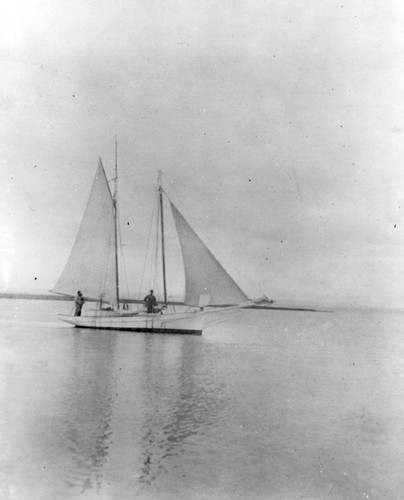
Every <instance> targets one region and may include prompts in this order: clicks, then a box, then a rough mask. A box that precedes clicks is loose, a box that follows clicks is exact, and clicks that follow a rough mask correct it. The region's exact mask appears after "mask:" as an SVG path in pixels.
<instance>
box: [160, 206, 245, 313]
mask: <svg viewBox="0 0 404 500" xmlns="http://www.w3.org/2000/svg"><path fill="white" fill-rule="evenodd" d="M170 204H171V210H172V213H173V217H174V220H175V225H176V229H177V233H178V238H179V240H180V245H181V251H182V257H183V261H184V268H185V300H184V302H185V304H188V305H199V304H200V300H201V297H202V301H203V300H206V301H205V305H230V304H240V303H242V302H246V301H247V300H248V297H247V296H246V295H245V293H244V292H243V291H242V290H241V288H240V287H239V286H238V285H237V283H236V282H235V281H234V280H233V279H232V278H231V276H230V275H229V274H228V273H227V271H226V270H225V269H224V268H223V266H222V265H221V264H220V262H219V261H218V260H217V259H216V258H215V256H214V255H213V254H212V252H211V251H210V250H209V249H208V248H207V246H206V245H205V244H204V243H203V241H202V240H201V239H200V238H199V236H198V235H197V234H196V233H195V231H194V230H193V229H192V228H191V226H190V225H189V224H188V222H187V221H186V220H185V219H184V217H183V216H182V215H181V213H180V212H179V210H178V209H177V208H176V206H175V205H174V204H173V203H172V201H171V200H170Z"/></svg>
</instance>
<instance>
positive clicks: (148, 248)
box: [140, 185, 158, 290]
mask: <svg viewBox="0 0 404 500" xmlns="http://www.w3.org/2000/svg"><path fill="white" fill-rule="evenodd" d="M157 187H158V185H156V189H155V193H157ZM157 200H158V198H157V194H156V195H155V200H154V203H153V209H152V214H151V218H150V223H149V232H148V235H147V243H146V253H145V257H144V262H143V267H142V275H141V279H140V290H143V286H144V284H145V283H144V282H145V273H146V267H147V262H148V259H149V252H150V247H151V243H150V241H151V234H152V229H153V223H154V218H155V212H156V207H157V206H158V204H157Z"/></svg>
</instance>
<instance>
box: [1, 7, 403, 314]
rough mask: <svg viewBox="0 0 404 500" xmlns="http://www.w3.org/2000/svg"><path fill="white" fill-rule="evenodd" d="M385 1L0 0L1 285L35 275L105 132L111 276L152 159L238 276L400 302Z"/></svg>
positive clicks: (141, 225)
mask: <svg viewBox="0 0 404 500" xmlns="http://www.w3.org/2000/svg"><path fill="white" fill-rule="evenodd" d="M401 5H402V3H401V2H399V1H398V0H397V1H394V0H390V1H389V2H385V3H383V5H381V3H380V2H376V1H374V0H369V1H367V2H363V1H359V0H355V1H352V0H348V1H345V0H341V1H336V0H322V1H314V0H305V1H303V0H301V1H299V0H282V1H280V0H277V1H268V0H257V1H251V0H245V1H244V0H221V1H220V2H217V1H215V2H213V1H211V0H206V1H204V0H202V1H201V0H198V1H194V0H165V1H162V0H158V1H155V0H147V1H146V0H115V1H114V2H112V1H107V0H97V1H95V0H80V1H76V0H73V1H72V0H69V1H66V0H58V1H57V2H55V1H51V0H42V1H40V0H15V1H13V2H7V4H6V3H5V2H3V3H2V7H1V11H2V12H1V13H0V67H1V101H0V102H1V108H0V109H1V115H2V119H1V128H0V134H1V151H0V162H1V163H0V168H1V178H2V194H1V196H0V217H1V220H0V227H1V268H0V290H5V289H12V290H27V289H29V290H33V289H35V290H38V291H39V290H48V289H50V288H52V286H53V284H54V283H55V282H56V280H57V278H58V276H59V275H60V273H61V271H62V269H63V267H64V265H65V262H66V259H67V257H68V254H69V252H70V249H71V247H72V245H73V242H74V238H75V235H76V232H77V230H78V226H79V224H80V220H81V217H82V214H83V211H84V208H85V205H86V202H87V197H88V194H89V192H90V188H91V184H92V181H93V177H94V174H95V170H96V168H97V162H98V157H99V156H101V157H102V159H103V162H104V166H105V168H106V171H107V175H108V176H109V177H110V178H112V177H113V175H114V135H115V134H116V135H117V136H118V142H119V167H120V203H121V205H120V206H121V215H122V227H123V229H122V236H123V240H124V241H125V244H126V249H127V250H126V254H125V261H126V263H127V265H128V267H129V269H132V267H131V266H135V267H136V266H137V265H138V263H139V261H140V260H141V259H143V257H140V255H141V253H139V250H138V248H140V247H141V246H142V245H143V243H144V242H145V241H144V240H145V238H146V236H145V235H147V230H148V224H149V221H150V213H151V209H152V200H150V199H149V198H148V196H152V195H153V189H154V187H155V183H156V176H157V171H158V170H159V169H162V170H163V171H164V173H165V175H166V177H167V178H168V179H169V180H170V181H171V184H170V185H171V187H172V189H173V192H174V193H175V194H176V195H177V199H180V200H181V205H180V208H182V210H183V212H184V215H185V216H187V217H188V218H189V219H190V222H191V224H193V226H194V228H195V230H196V231H197V232H198V233H199V234H200V235H201V236H202V237H203V238H204V239H205V240H206V241H207V243H208V244H209V246H210V248H211V249H212V250H213V252H214V253H215V254H216V255H217V256H218V257H219V260H221V262H222V263H223V264H224V266H225V267H226V268H227V269H228V271H229V272H230V273H231V274H232V275H233V276H234V277H235V278H236V279H237V281H238V282H239V283H240V285H242V286H243V287H245V282H246V280H249V282H250V283H253V284H255V285H256V286H257V288H258V289H259V290H261V291H262V292H264V293H266V294H267V295H268V296H269V297H271V298H274V299H279V298H282V299H290V300H295V301H296V300H297V301H299V300H300V301H304V302H307V301H309V302H322V303H323V302H329V303H334V302H338V303H348V304H368V303H370V304H372V305H377V304H380V305H383V306H390V305H393V306H402V303H403V297H404V295H403V292H404V262H403V251H404V230H403V229H404V219H403V211H404V190H403V188H404V170H403V165H404V162H403V160H404V144H403V130H404V129H403V120H404V118H403V117H404V109H403V108H404V106H403V103H404V31H403V28H402V27H403V25H404V7H402V6H401ZM183 207H186V209H184V208H183ZM128 223H129V224H128ZM131 259H132V260H134V261H135V262H136V264H131V263H130V261H131ZM128 262H129V263H128ZM130 272H131V273H132V270H131V271H130ZM131 276H132V275H131ZM135 281H136V278H135V277H133V278H132V277H131V278H130V285H129V286H130V287H133V288H136V283H135ZM249 291H250V290H249V289H248V287H247V292H249ZM255 294H256V295H258V294H259V292H258V291H256V293H255Z"/></svg>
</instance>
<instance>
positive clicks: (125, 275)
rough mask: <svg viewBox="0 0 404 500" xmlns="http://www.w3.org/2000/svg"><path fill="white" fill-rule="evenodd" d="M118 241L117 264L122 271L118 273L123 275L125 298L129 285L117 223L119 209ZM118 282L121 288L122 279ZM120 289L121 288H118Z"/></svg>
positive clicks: (119, 229)
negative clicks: (118, 255)
mask: <svg viewBox="0 0 404 500" xmlns="http://www.w3.org/2000/svg"><path fill="white" fill-rule="evenodd" d="M118 242H119V248H120V249H121V252H120V256H121V260H120V262H121V265H120V266H119V267H120V269H122V273H120V275H121V276H122V274H123V276H124V280H123V285H124V288H125V296H126V298H129V285H128V275H127V272H126V259H125V253H124V251H123V248H124V247H123V244H122V230H121V225H120V224H119V211H118ZM119 283H120V289H122V288H123V286H122V280H120V281H119ZM120 291H122V290H120Z"/></svg>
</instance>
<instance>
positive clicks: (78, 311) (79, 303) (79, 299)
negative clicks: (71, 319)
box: [74, 291, 84, 316]
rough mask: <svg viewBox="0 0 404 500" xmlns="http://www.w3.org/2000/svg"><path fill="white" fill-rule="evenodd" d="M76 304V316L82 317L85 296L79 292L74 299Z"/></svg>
mask: <svg viewBox="0 0 404 500" xmlns="http://www.w3.org/2000/svg"><path fill="white" fill-rule="evenodd" d="M74 303H75V305H76V310H75V312H74V315H75V316H81V308H82V307H83V304H84V298H83V294H82V293H81V292H80V291H79V292H77V295H76V298H75V299H74Z"/></svg>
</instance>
